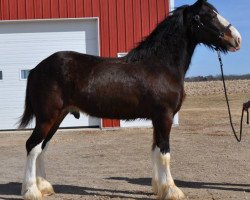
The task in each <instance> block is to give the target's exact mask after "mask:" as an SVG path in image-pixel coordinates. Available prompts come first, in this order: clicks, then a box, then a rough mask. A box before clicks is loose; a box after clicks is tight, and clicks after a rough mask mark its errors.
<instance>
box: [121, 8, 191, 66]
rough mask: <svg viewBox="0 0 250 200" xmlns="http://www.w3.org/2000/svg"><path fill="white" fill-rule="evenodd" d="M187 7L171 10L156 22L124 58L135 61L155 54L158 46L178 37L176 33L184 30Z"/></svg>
mask: <svg viewBox="0 0 250 200" xmlns="http://www.w3.org/2000/svg"><path fill="white" fill-rule="evenodd" d="M187 7H189V6H188V5H184V6H181V7H179V8H177V9H176V10H174V11H172V12H171V13H170V15H169V16H168V17H167V18H166V19H164V20H163V21H162V22H160V23H159V24H158V26H157V27H156V28H155V29H154V30H153V32H152V33H151V34H150V35H149V36H147V37H146V38H145V39H144V40H142V41H141V42H140V43H139V44H138V45H137V46H136V47H135V48H134V49H132V50H131V51H130V52H129V53H128V54H127V56H126V57H125V60H126V61H127V62H136V61H139V60H141V59H143V58H146V57H149V56H151V55H156V54H157V53H158V51H159V50H160V48H159V47H162V44H166V41H168V40H169V39H170V38H171V40H175V38H176V39H178V33H182V32H183V30H184V29H183V24H184V18H183V16H184V10H185V9H186V8H187ZM173 35H174V36H175V37H173ZM172 43H174V41H173V42H172ZM167 44H168V46H169V48H171V44H170V42H167Z"/></svg>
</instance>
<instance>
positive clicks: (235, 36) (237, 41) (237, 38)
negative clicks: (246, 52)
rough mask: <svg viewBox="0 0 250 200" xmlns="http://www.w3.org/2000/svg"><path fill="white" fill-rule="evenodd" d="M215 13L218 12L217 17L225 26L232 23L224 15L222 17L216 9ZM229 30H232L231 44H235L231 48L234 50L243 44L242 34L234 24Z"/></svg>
mask: <svg viewBox="0 0 250 200" xmlns="http://www.w3.org/2000/svg"><path fill="white" fill-rule="evenodd" d="M214 13H215V14H216V16H217V19H218V20H219V22H220V23H221V24H222V25H223V26H225V28H226V27H228V26H229V25H230V23H229V22H228V21H227V20H226V19H225V18H224V17H222V16H221V15H220V14H219V13H217V12H216V11H214ZM229 30H230V31H231V34H232V41H231V45H232V46H234V47H232V48H231V49H229V50H232V51H236V50H239V49H240V46H241V40H242V38H241V35H240V33H239V31H238V30H237V29H236V28H235V27H233V26H230V27H229Z"/></svg>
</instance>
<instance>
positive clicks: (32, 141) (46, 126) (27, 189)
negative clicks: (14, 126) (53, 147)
mask: <svg viewBox="0 0 250 200" xmlns="http://www.w3.org/2000/svg"><path fill="white" fill-rule="evenodd" d="M50 128H51V124H50V123H39V122H37V124H36V127H35V129H34V131H33V132H32V134H31V136H30V138H29V139H28V140H27V142H26V150H27V154H28V155H27V161H26V168H25V174H24V180H23V184H22V195H23V197H24V199H27V200H31V199H32V200H33V199H34V200H39V199H42V193H41V192H40V190H39V189H38V187H37V184H36V181H37V180H36V160H37V157H38V156H39V155H40V154H41V153H42V150H43V141H44V139H45V137H46V135H47V133H48V132H49V130H50Z"/></svg>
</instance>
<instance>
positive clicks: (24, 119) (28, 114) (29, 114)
mask: <svg viewBox="0 0 250 200" xmlns="http://www.w3.org/2000/svg"><path fill="white" fill-rule="evenodd" d="M30 78H31V71H30V74H29V76H28V81H27V87H26V97H25V108H24V112H23V115H22V116H21V119H20V121H19V128H25V127H26V126H27V125H28V124H29V123H30V121H31V120H32V118H33V116H34V112H33V109H32V106H31V101H30V97H29V90H30V84H31V83H30Z"/></svg>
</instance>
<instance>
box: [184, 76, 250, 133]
mask: <svg viewBox="0 0 250 200" xmlns="http://www.w3.org/2000/svg"><path fill="white" fill-rule="evenodd" d="M226 84H227V89H228V94H229V101H230V106H231V112H232V115H233V121H234V123H235V124H236V128H237V130H238V128H239V127H238V126H239V122H240V117H241V111H242V103H243V102H246V101H248V100H250V80H241V81H227V83H226ZM185 90H186V93H187V97H186V100H185V102H184V104H183V107H182V110H181V111H180V123H181V124H185V133H198V132H197V131H199V132H200V133H207V134H216V135H220V134H222V135H223V134H226V133H228V132H230V131H231V130H230V127H229V119H228V111H227V106H226V101H225V96H224V90H223V85H222V82H220V81H212V82H195V83H185ZM187 128H188V129H187Z"/></svg>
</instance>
